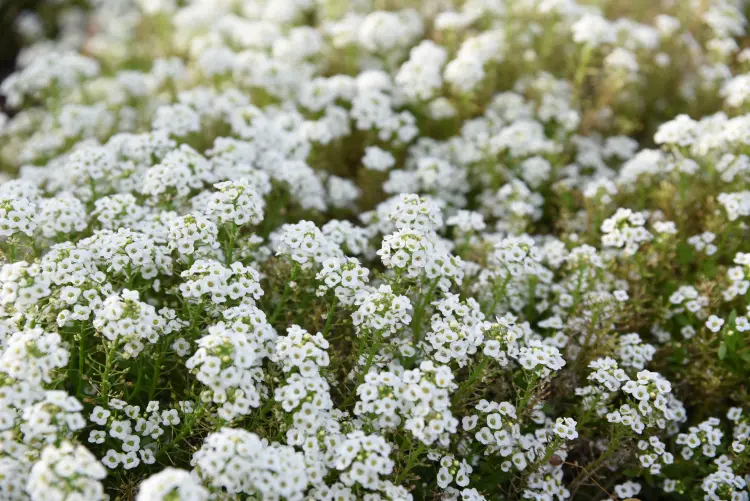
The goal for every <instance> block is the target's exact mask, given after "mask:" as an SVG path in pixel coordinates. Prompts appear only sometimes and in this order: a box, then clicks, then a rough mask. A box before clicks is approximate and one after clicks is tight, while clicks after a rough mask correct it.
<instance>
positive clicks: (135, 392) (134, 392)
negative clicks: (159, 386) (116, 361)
mask: <svg viewBox="0 0 750 501" xmlns="http://www.w3.org/2000/svg"><path fill="white" fill-rule="evenodd" d="M142 383H143V360H138V375H137V376H136V380H135V386H134V387H133V390H132V391H131V392H130V395H128V402H130V401H132V399H133V397H135V396H136V395H138V391H140V389H141V385H142Z"/></svg>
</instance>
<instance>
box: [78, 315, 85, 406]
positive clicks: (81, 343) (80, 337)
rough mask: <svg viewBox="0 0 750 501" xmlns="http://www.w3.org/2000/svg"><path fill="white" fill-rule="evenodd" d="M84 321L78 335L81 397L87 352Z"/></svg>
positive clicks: (79, 391)
mask: <svg viewBox="0 0 750 501" xmlns="http://www.w3.org/2000/svg"><path fill="white" fill-rule="evenodd" d="M84 332H85V330H84V323H83V322H81V332H80V333H79V335H78V385H77V387H76V396H77V397H78V399H79V400H80V399H81V396H82V395H83V378H84V373H83V364H84V361H85V354H86V337H85V336H84Z"/></svg>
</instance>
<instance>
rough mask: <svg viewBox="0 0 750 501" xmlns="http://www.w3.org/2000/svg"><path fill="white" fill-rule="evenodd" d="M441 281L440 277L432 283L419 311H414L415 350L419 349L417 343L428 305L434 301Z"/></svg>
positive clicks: (413, 336) (413, 340)
mask: <svg viewBox="0 0 750 501" xmlns="http://www.w3.org/2000/svg"><path fill="white" fill-rule="evenodd" d="M439 280H440V277H437V278H435V280H433V281H432V283H431V284H430V288H429V289H427V293H426V294H425V295H424V297H423V298H422V301H420V303H419V305H418V306H417V309H416V310H414V320H413V323H414V328H413V329H412V342H413V343H414V348H416V347H417V343H419V338H420V336H421V334H422V316H423V315H424V311H425V308H426V307H427V304H428V303H429V302H430V300H431V299H432V294H433V293H434V292H435V287H437V284H438V281H439Z"/></svg>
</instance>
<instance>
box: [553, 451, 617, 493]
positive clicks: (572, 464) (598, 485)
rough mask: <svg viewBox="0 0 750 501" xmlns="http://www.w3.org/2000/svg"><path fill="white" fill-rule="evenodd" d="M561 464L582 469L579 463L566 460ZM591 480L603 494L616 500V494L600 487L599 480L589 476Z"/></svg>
mask: <svg viewBox="0 0 750 501" xmlns="http://www.w3.org/2000/svg"><path fill="white" fill-rule="evenodd" d="M563 464H564V465H568V466H572V467H574V468H580V469H581V470H583V466H581V465H579V464H575V463H570V462H568V461H563ZM591 481H592V482H593V483H594V485H596V486H597V487H598V488H599V489H600V490H601V491H602V492H603V493H604V494H606V495H607V497H608V498H610V499H614V501H617V496H615V495H613V494H610V492H609V491H608V490H607V489H605V488H604V487H602V484H600V483H599V482H597V481H596V479H595V478H593V477H592V478H591Z"/></svg>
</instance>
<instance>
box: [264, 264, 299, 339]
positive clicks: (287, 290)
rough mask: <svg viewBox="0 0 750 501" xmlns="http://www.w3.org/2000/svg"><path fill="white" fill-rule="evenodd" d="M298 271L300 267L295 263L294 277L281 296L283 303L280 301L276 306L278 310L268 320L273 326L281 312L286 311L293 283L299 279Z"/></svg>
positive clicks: (285, 286)
mask: <svg viewBox="0 0 750 501" xmlns="http://www.w3.org/2000/svg"><path fill="white" fill-rule="evenodd" d="M298 269H299V265H298V264H297V263H294V267H293V268H292V276H291V278H290V279H289V280H288V281H287V283H286V284H285V285H284V292H283V293H282V295H281V301H279V304H278V305H276V309H275V310H273V313H272V314H271V318H270V319H269V320H268V323H270V324H273V323H274V322H275V321H276V319H277V318H278V316H279V314H280V313H281V310H283V309H284V305H286V300H287V299H288V298H289V294H290V292H291V291H292V286H291V283H292V282H294V279H295V278H296V277H297V270H298Z"/></svg>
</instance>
